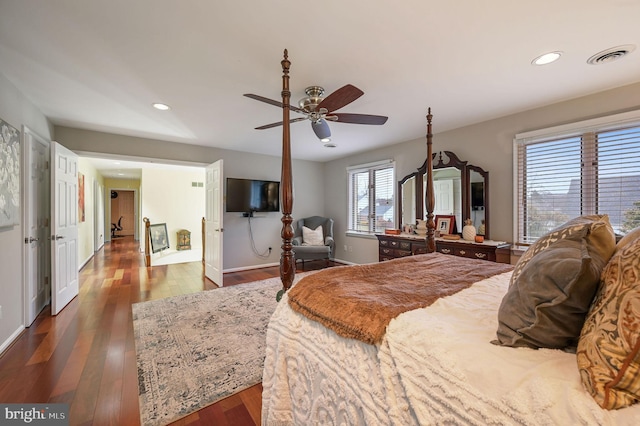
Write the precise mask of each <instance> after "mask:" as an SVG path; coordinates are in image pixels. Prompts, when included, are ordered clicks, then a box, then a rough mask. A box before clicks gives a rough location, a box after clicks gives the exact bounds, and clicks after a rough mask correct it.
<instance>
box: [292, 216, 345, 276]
mask: <svg viewBox="0 0 640 426" xmlns="http://www.w3.org/2000/svg"><path fill="white" fill-rule="evenodd" d="M319 226H322V235H320V230H319V229H318V227H319ZM304 227H306V228H308V229H307V230H305V229H304ZM314 231H315V232H314ZM305 237H307V238H305ZM292 244H293V248H292V249H293V253H294V254H295V258H296V261H297V260H298V259H300V260H302V265H303V266H304V261H305V260H317V259H326V260H327V266H328V265H329V259H331V258H333V257H334V252H335V245H336V244H335V241H334V240H333V219H329V218H327V217H321V216H311V217H307V218H304V219H299V220H298V221H297V222H296V226H295V231H294V238H293V241H292Z"/></svg>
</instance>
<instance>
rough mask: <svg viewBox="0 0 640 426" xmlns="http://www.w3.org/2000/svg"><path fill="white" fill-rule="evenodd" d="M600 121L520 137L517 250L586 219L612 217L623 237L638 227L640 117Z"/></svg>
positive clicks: (517, 167) (516, 147) (517, 187)
mask: <svg viewBox="0 0 640 426" xmlns="http://www.w3.org/2000/svg"><path fill="white" fill-rule="evenodd" d="M627 116H628V114H627ZM597 121H598V122H597V123H594V122H593V121H591V122H583V123H577V124H576V125H575V126H573V128H572V127H571V126H562V128H558V129H557V132H556V133H557V134H555V135H554V132H553V131H541V132H540V133H539V134H538V135H533V136H530V135H518V136H516V139H515V141H514V144H515V147H514V150H515V153H516V155H515V157H514V159H515V164H514V166H515V167H514V170H515V173H516V176H515V177H516V182H515V183H516V186H515V188H516V189H515V191H516V194H515V195H516V201H517V203H516V206H515V209H514V223H515V225H514V227H515V229H514V234H515V235H514V241H516V243H517V244H525V245H526V244H531V243H533V242H534V241H535V240H537V239H538V238H539V237H540V236H542V235H544V234H545V233H547V232H548V231H550V230H552V229H553V228H555V227H557V226H559V225H561V224H562V223H564V222H566V221H567V220H569V219H571V218H573V217H576V216H579V215H585V214H608V215H609V220H610V221H611V224H612V226H613V228H614V230H615V232H616V233H619V234H624V233H626V232H628V231H629V230H630V229H633V228H634V227H637V226H640V114H638V113H636V114H635V115H633V114H632V115H631V119H625V120H620V119H619V117H618V116H616V117H612V118H611V120H603V119H599V120H597Z"/></svg>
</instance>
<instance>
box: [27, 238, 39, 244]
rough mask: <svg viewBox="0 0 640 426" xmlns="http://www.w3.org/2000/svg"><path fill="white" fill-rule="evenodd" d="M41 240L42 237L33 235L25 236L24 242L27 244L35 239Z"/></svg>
mask: <svg viewBox="0 0 640 426" xmlns="http://www.w3.org/2000/svg"><path fill="white" fill-rule="evenodd" d="M39 240H40V238H33V237H29V238H26V237H25V239H24V243H25V244H29V243H32V242H34V241H39Z"/></svg>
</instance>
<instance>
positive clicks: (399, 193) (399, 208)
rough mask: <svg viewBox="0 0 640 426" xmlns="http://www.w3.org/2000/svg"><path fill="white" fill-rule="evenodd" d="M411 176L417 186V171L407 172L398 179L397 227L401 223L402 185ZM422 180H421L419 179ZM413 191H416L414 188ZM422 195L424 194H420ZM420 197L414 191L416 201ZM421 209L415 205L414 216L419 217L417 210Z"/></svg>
mask: <svg viewBox="0 0 640 426" xmlns="http://www.w3.org/2000/svg"><path fill="white" fill-rule="evenodd" d="M411 178H416V180H415V185H416V187H417V185H418V172H413V173H409V174H408V175H406V176H405V177H403V178H402V179H400V180H399V181H398V197H397V198H398V203H397V204H398V206H397V213H398V223H399V227H400V226H402V225H403V223H402V185H404V184H405V182H407V181H408V180H409V179H411ZM421 182H422V181H421ZM414 192H416V191H415V190H414ZM418 192H422V191H418ZM422 196H424V194H422ZM419 197H420V195H419V194H417V193H416V201H417V199H418V198H419ZM420 210H422V207H418V206H417V205H416V218H418V217H421V216H418V211H420Z"/></svg>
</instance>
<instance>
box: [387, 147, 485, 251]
mask: <svg viewBox="0 0 640 426" xmlns="http://www.w3.org/2000/svg"><path fill="white" fill-rule="evenodd" d="M443 154H444V155H443ZM432 158H433V170H437V169H445V168H448V167H454V168H456V169H458V170H460V185H461V196H462V200H461V201H462V221H463V223H464V221H465V220H466V219H467V218H469V217H471V184H470V182H471V171H475V172H477V173H479V174H480V175H481V176H482V177H483V178H484V226H485V233H484V237H485V238H486V239H489V235H490V234H489V172H487V171H485V170H484V169H483V168H482V167H479V166H475V165H473V164H467V163H468V162H467V161H462V160H460V158H458V156H457V155H456V154H454V153H453V152H451V151H439V152H436V153H433V154H432ZM446 159H448V161H447V160H446ZM445 161H447V162H445ZM426 172H427V160H426V159H425V161H424V163H423V164H422V166H420V167H419V168H418V170H417V171H416V172H413V173H410V174H408V175H407V176H405V177H403V178H402V179H401V180H400V181H398V194H399V197H398V198H399V199H400V198H401V196H402V184H404V183H405V182H406V181H407V180H409V179H411V178H412V177H414V176H415V178H416V180H415V182H416V191H415V192H416V218H424V196H425V194H424V192H423V191H422V188H423V187H424V175H425V173H426ZM418 188H419V190H418ZM397 211H398V221H402V203H400V202H399V203H398V209H397ZM400 225H402V223H401V224H400ZM460 227H462V224H460Z"/></svg>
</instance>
